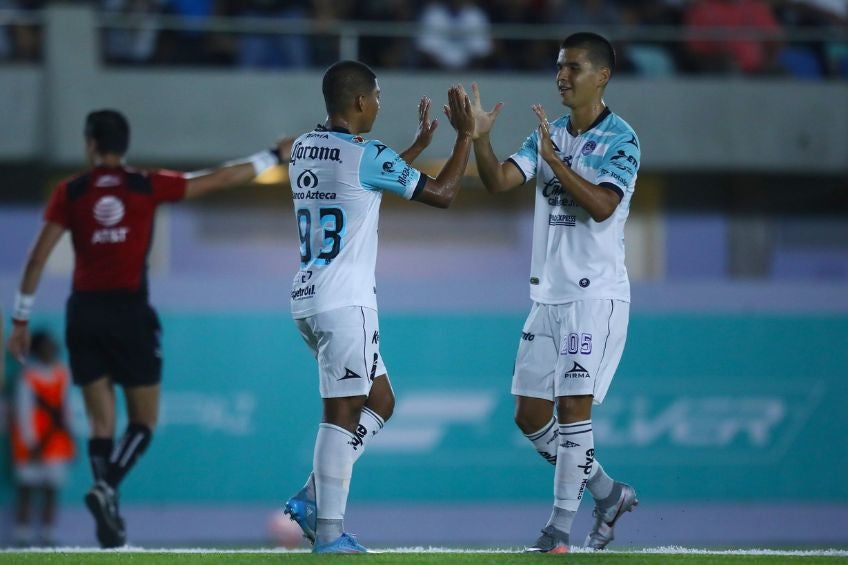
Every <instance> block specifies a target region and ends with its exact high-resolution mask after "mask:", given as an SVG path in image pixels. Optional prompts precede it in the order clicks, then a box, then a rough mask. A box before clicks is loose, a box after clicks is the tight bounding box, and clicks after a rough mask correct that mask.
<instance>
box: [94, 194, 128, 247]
mask: <svg viewBox="0 0 848 565" xmlns="http://www.w3.org/2000/svg"><path fill="white" fill-rule="evenodd" d="M125 212H126V210H125V209H124V203H123V202H121V200H120V198H117V197H116V196H104V197H102V198H101V199H100V200H98V201H97V203H96V204H95V205H94V210H93V213H94V219H95V220H97V223H99V224H100V225H102V226H106V227H105V228H102V229H99V230H95V231H94V233H93V234H92V235H91V243H123V242H124V241H126V240H127V232H128V231H129V228H127V227H120V228H115V227H112V226H115V225H117V224H118V223H120V222H121V220H123V219H124V213H125Z"/></svg>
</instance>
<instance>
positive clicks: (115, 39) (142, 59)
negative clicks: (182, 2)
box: [101, 0, 164, 64]
mask: <svg viewBox="0 0 848 565" xmlns="http://www.w3.org/2000/svg"><path fill="white" fill-rule="evenodd" d="M163 1H164V0H103V2H102V3H101V9H102V10H103V11H104V12H106V13H113V14H125V15H128V16H133V17H134V18H136V26H135V27H133V28H131V29H126V28H122V29H114V28H113V29H107V30H106V31H105V32H104V35H103V40H104V44H103V49H104V56H105V58H106V61H107V62H109V63H123V64H139V63H148V62H150V61H152V60H153V58H154V56H155V54H156V41H157V38H158V35H159V30H158V29H157V28H156V25H155V24H156V18H155V16H156V15H158V14H159V13H161V12H162V4H163Z"/></svg>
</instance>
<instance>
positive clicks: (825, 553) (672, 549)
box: [0, 546, 848, 557]
mask: <svg viewBox="0 0 848 565" xmlns="http://www.w3.org/2000/svg"><path fill="white" fill-rule="evenodd" d="M103 552H106V553H174V554H180V553H186V554H190V553H208V554H211V555H215V554H227V553H237V554H251V553H254V554H263V553H279V554H286V553H308V552H309V550H307V549H214V548H202V547H198V548H162V549H155V548H142V547H133V546H126V547H120V548H117V549H95V548H91V547H52V548H28V549H0V554H2V553H103ZM519 552H521V548H514V549H509V548H507V549H504V548H496V549H459V548H451V547H423V546H415V547H396V548H386V549H376V550H374V551H373V553H468V554H493V553H519ZM571 553H594V550H592V549H587V548H585V547H571ZM604 553H605V554H606V553H616V554H631V555H636V554H645V553H648V554H666V555H686V554H689V555H774V556H791V557H848V550H839V549H811V550H776V549H726V550H712V549H698V548H688V547H680V546H663V547H650V548H644V549H638V550H632V551H615V550H606V551H604Z"/></svg>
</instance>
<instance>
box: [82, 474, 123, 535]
mask: <svg viewBox="0 0 848 565" xmlns="http://www.w3.org/2000/svg"><path fill="white" fill-rule="evenodd" d="M85 505H86V506H87V507H88V510H89V511H90V512H91V515H92V516H94V520H95V522H97V541H98V542H100V547H102V548H104V549H105V548H110V547H121V546H123V545H124V544H126V542H127V535H126V531H125V530H124V520H123V518H121V516H120V515H119V514H118V493H116V492H115V489H113V488H112V487H110V486H109V485H108V484H107V483H106V481H97V483H95V485H94V486H93V487H91V490H89V491H88V494H86V495H85Z"/></svg>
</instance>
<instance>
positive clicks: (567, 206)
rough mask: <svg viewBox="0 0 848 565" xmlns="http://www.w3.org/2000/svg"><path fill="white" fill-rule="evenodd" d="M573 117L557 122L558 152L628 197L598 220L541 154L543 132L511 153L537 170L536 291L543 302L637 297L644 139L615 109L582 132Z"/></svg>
mask: <svg viewBox="0 0 848 565" xmlns="http://www.w3.org/2000/svg"><path fill="white" fill-rule="evenodd" d="M568 123H569V117H568V116H564V117H562V118H560V119H558V120H556V121H555V122H553V123H552V124H551V128H550V132H551V139H552V140H553V142H554V150H555V151H556V153H557V154H558V155H559V156H560V158H561V159H562V160H563V162H565V163H566V164H567V165H569V166H570V167H571V168H572V169H573V170H574V171H575V172H576V173H577V174H578V175H580V176H581V177H583V178H584V179H586V180H588V181H589V182H591V183H594V184H599V185H603V186H605V187H607V188H609V189H610V190H614V191H615V192H617V193H618V194H619V196H621V202H620V203H619V204H618V206H617V207H616V209H615V212H613V214H612V216H610V217H609V218H607V219H606V220H604V221H603V222H596V221H594V220H593V219H592V218H591V216H589V213H588V212H586V211H585V210H584V209H583V208H581V207H580V206H579V205H578V204H577V203H576V202H575V201H574V200H573V199H572V198H571V196H569V194H568V192H566V191H565V190H563V188H562V186H561V185H560V182H559V180H558V179H557V178H556V176H555V175H554V174H553V171H552V170H551V168H550V167H549V166H548V164H547V163H545V161H544V160H543V159H542V157H541V155H539V149H538V146H539V143H538V142H539V134H538V131H533V133H532V134H531V135H530V136H529V137H528V138H527V139H526V140H525V141H524V144H523V145H522V146H521V148H520V149H519V150H518V152H517V153H515V154H514V155H512V156H511V157H510V158H509V160H510V161H512V162H513V163H514V164H515V165H516V166H517V167H518V170H520V171H521V173H522V174H523V175H524V178H525V179H531V178H533V177H536V210H535V213H534V222H533V257H532V260H531V264H530V298H531V299H532V300H533V301H535V302H541V303H543V304H562V303H565V302H573V301H575V300H585V299H596V298H598V299H618V300H624V301H628V302H629V301H630V282H629V280H628V278H627V269H626V268H625V266H624V222H625V220H626V219H627V215H628V213H629V211H630V199H631V197H632V196H633V191H634V189H635V187H636V172H637V170H638V169H639V157H640V151H639V140H638V138H637V137H636V133H635V132H634V131H633V128H631V127H630V125H628V124H627V122H625V121H624V120H622V119H621V118H620V117H619V116H617V115H616V114H613V113H612V112H610V111H609V109H605V110H604V112H603V113H602V114H601V115H600V116H599V117H598V119H597V120H596V121H595V123H594V124H593V125H592V127H590V128H588V129H587V130H586V131H585V132H583V133H581V134H580V135H577V136H574V135H572V134H571V133H569V131H568Z"/></svg>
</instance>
